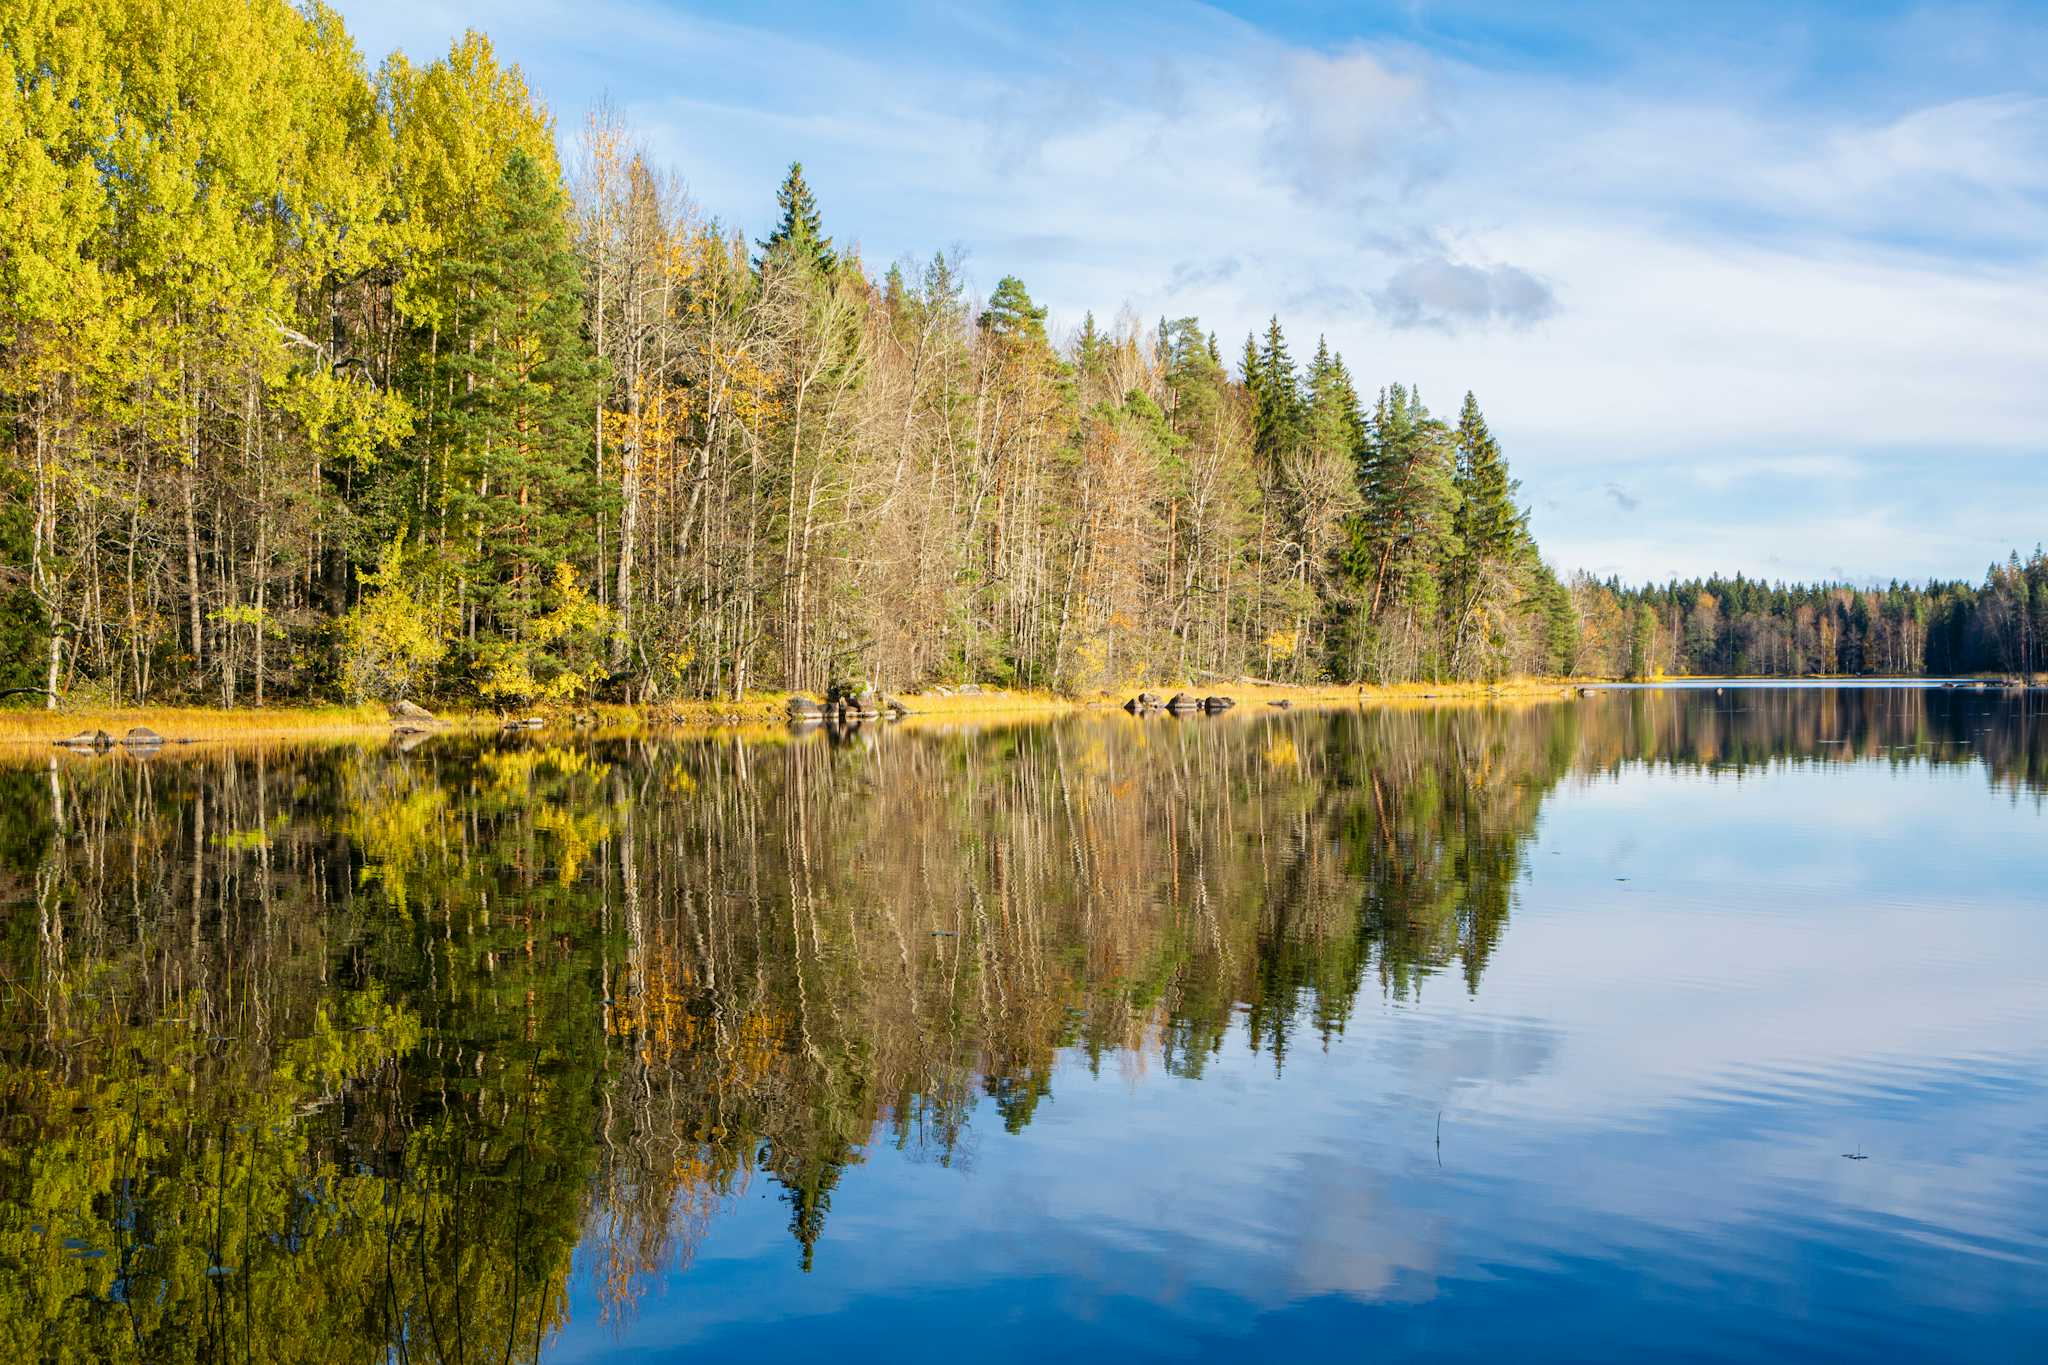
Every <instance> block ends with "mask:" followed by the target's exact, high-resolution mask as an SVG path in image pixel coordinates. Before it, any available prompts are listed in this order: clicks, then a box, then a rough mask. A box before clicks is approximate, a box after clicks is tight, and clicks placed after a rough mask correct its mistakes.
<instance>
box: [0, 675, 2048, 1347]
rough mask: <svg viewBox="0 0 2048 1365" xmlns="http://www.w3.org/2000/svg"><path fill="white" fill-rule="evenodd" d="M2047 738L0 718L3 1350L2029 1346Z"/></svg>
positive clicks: (1083, 723) (1838, 724)
mask: <svg viewBox="0 0 2048 1365" xmlns="http://www.w3.org/2000/svg"><path fill="white" fill-rule="evenodd" d="M2044 708H2048V698H2044V697H2043V696H2042V695H2041V694H2038V693H2037V694H2034V695H2032V696H2031V697H2029V696H2025V695H2019V694H2013V695H2008V694H2003V693H1982V694H1980V693H1977V692H1965V691H1950V690H1941V689H1927V688H1906V687H1895V688H1857V689H1850V688H1823V687H1812V688H1789V687H1781V688H1729V689H1727V690H1726V691H1725V692H1722V693H1716V692H1715V691H1713V690H1712V689H1696V690H1683V689H1673V690H1665V691H1634V692H1628V691H1610V692H1607V693H1603V694H1602V695H1600V696H1597V697H1592V698H1584V699H1572V700H1569V701H1558V702H1548V703H1541V704H1536V705H1525V706H1512V707H1510V706H1498V707H1444V708H1440V709H1375V710H1365V711H1305V710H1297V711H1293V712H1281V711H1276V710H1266V709H1260V710H1257V711H1253V710H1252V709H1250V708H1240V709H1239V710H1238V711H1237V712H1234V713H1231V714H1229V715H1225V716H1221V717H1215V718H1196V719H1188V720H1172V719H1163V718H1162V719H1148V720H1143V721H1140V720H1135V719H1132V718H1129V717H1126V716H1124V715H1122V714H1115V715H1100V716H1095V715H1091V716H1084V717H1076V718H1072V719H1066V720H1061V721H1056V722H1040V723H1032V724H1018V725H982V726H978V727H954V728H921V727H920V726H918V725H917V724H916V723H913V724H912V725H909V726H905V727H898V728H887V729H882V730H879V731H873V730H870V731H869V732H866V733H862V734H859V735H857V736H854V737H851V738H848V737H838V736H832V735H827V734H823V733H812V734H808V735H804V736H800V737H795V738H792V737H789V736H786V735H782V734H780V733H771V732H767V731H763V732H760V733H759V734H753V735H745V736H726V737H722V738H718V739H709V740H681V739H662V738H649V739H634V740H624V739H621V740H605V739H598V740H587V739H583V738H574V739H571V738H569V737H567V736H565V735H564V736H549V735H544V734H543V735H535V736H532V737H530V738H521V739H517V740H510V741H505V742H499V741H496V740H491V741H476V740H468V739H459V738H452V737H445V736H444V737H437V738H433V739H430V740H428V741H427V742H426V743H424V744H421V745H419V746H418V747H416V748H414V749H412V750H411V751H410V752H398V751H396V750H386V749H383V748H363V747H358V746H346V745H344V746H327V747H310V748H291V749H268V750H261V751H258V750H245V751H234V750H203V751H201V750H194V751H184V752H168V753H165V754H164V755H162V756H160V757H157V758H154V759H146V760H145V759H135V758H130V757H125V756H121V755H114V756H110V757H105V758H96V759H81V758H72V757H58V758H56V759H54V760H52V759H51V758H50V757H49V756H48V755H47V754H45V753H44V752H41V751H36V752H34V753H17V754H16V755H15V756H13V758H12V759H10V760H6V761H4V762H0V900H4V903H5V906H6V910H5V915H4V918H0V1357H4V1358H6V1359H10V1360H15V1359H19V1360H32V1359H36V1358H53V1357H61V1358H65V1359H72V1360H129V1359H139V1360H184V1359H194V1358H197V1359H205V1360H213V1359H222V1360H225V1359H235V1360H291V1359H307V1360H330V1359H331V1360H359V1361H379V1360H386V1359H389V1360H410V1361H429V1360H433V1361H443V1360H445V1361H501V1360H507V1359H517V1360H529V1359H533V1358H535V1357H536V1355H537V1356H538V1357H539V1358H540V1359H543V1360H547V1361H591V1360H608V1359H634V1360H642V1359H652V1360H664V1359H667V1360H678V1361H680V1360H693V1361H694V1360H746V1359H818V1358H821V1357H823V1358H830V1359H834V1360H849V1361H860V1360H878V1359H885V1358H888V1359H893V1358H899V1357H904V1356H918V1355H925V1354H930V1353H936V1352H942V1353H945V1354H951V1353H952V1352H953V1351H955V1350H959V1351H962V1352H964V1353H967V1354H970V1355H972V1356H973V1357H975V1358H976V1359H980V1360H989V1361H994V1360H1040V1359H1047V1358H1052V1359H1060V1358H1069V1359H1087V1358H1096V1359H1100V1358H1115V1359H1117V1360H1119V1361H1133V1360H1151V1359H1161V1360H1188V1359H1201V1360H1230V1361H1243V1360H1250V1359H1290V1358H1299V1359H1307V1358H1320V1357H1329V1356H1334V1357H1337V1358H1344V1359H1350V1358H1359V1357H1368V1358H1375V1359H1387V1358H1425V1357H1426V1358H1430V1359H1469V1360H1498V1359H1504V1358H1512V1359H1522V1360H1546V1359H1556V1360H1591V1359H1629V1360H1638V1359H1644V1358H1651V1357H1655V1358H1665V1359H1698V1360H1755V1359H1760V1358H1797V1359H1801V1360H1817V1359H1843V1360H1872V1361H1875V1360H1906V1359H1911V1360H1935V1359H1940V1360H1958V1361H1964V1360H1967V1361H1989V1360H2026V1359H2032V1360H2039V1359H2042V1358H2043V1357H2044V1353H2048V816H2044V797H2048V714H2044ZM948 1343H950V1344H948Z"/></svg>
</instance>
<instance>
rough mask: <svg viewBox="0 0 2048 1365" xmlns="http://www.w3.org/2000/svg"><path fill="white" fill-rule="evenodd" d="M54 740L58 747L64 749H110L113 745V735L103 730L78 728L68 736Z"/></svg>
mask: <svg viewBox="0 0 2048 1365" xmlns="http://www.w3.org/2000/svg"><path fill="white" fill-rule="evenodd" d="M55 742H56V744H57V745H58V746H59V747H60V748H65V749H111V748H113V747H114V737H113V736H112V735H110V734H108V733H107V732H106V731H105V730H80V731H79V732H78V733H77V734H75V735H72V736H70V737H69V738H66V739H60V740H57V741H55Z"/></svg>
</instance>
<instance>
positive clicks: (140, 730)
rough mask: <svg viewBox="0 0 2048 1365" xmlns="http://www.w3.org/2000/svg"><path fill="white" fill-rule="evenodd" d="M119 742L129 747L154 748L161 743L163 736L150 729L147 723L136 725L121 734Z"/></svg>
mask: <svg viewBox="0 0 2048 1365" xmlns="http://www.w3.org/2000/svg"><path fill="white" fill-rule="evenodd" d="M121 742H122V743H123V744H126V745H128V746H130V747H131V748H137V749H147V748H155V747H156V746H157V745H159V744H161V743H163V742H164V737H163V736H162V735H160V734H158V733H157V732H156V731H154V730H152V729H150V728H149V727H148V726H147V725H138V726H136V727H135V728H134V729H132V730H130V731H129V732H128V733H127V734H125V735H123V736H121Z"/></svg>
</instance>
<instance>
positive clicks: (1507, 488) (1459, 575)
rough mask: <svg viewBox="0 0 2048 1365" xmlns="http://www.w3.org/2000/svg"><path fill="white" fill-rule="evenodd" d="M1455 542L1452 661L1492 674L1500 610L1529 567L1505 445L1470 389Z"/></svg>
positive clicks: (1462, 430)
mask: <svg viewBox="0 0 2048 1365" xmlns="http://www.w3.org/2000/svg"><path fill="white" fill-rule="evenodd" d="M1455 484H1456V487H1457V494H1458V497H1457V509H1458V510H1457V517H1456V529H1457V541H1458V548H1457V552H1456V558H1455V559H1454V560H1453V562H1452V565H1451V571H1450V581H1449V582H1448V583H1447V584H1446V587H1447V588H1448V590H1449V591H1448V594H1447V600H1446V602H1445V607H1446V617H1447V622H1446V624H1447V627H1448V630H1449V634H1450V648H1451V656H1452V662H1453V665H1454V666H1455V667H1456V668H1457V669H1458V671H1459V672H1461V673H1463V674H1466V675H1468V676H1471V675H1477V674H1482V673H1492V672H1493V671H1495V669H1496V668H1497V667H1498V665H1499V662H1500V660H1499V657H1498V656H1499V654H1500V652H1501V647H1502V646H1503V645H1504V643H1505V641H1504V639H1503V638H1502V636H1503V627H1504V622H1503V619H1502V613H1503V612H1504V611H1506V610H1507V609H1509V608H1510V607H1512V606H1513V605H1514V603H1515V602H1517V601H1519V599H1520V596H1521V592H1520V587H1521V585H1520V584H1519V583H1518V582H1517V581H1516V580H1517V579H1518V578H1519V577H1520V576H1521V570H1523V569H1524V568H1525V567H1526V558H1527V556H1526V554H1525V551H1526V549H1527V546H1526V543H1525V541H1526V533H1525V527H1524V518H1523V516H1522V513H1521V511H1520V510H1519V509H1518V508H1517V507H1516V506H1515V491H1516V488H1517V487H1518V485H1517V484H1516V483H1515V482H1514V480H1512V479H1510V478H1509V477H1508V470H1507V462H1506V461H1505V460H1504V459H1502V458H1501V453H1500V443H1499V442H1497V441H1495V440H1494V439H1493V433H1492V432H1490V431H1488V430H1487V427H1486V418H1485V416H1484V415H1483V414H1482V413H1481V412H1480V411H1479V402H1478V400H1477V399H1476V398H1474V397H1473V396H1472V394H1470V393H1469V392H1468V393H1467V394H1466V395H1465V404H1464V407H1463V408H1462V409H1461V410H1460V411H1459V413H1458V432H1457V473H1456V477H1455Z"/></svg>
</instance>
